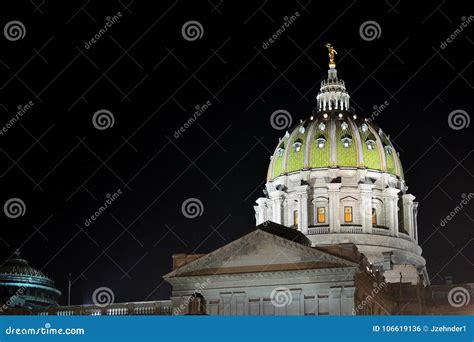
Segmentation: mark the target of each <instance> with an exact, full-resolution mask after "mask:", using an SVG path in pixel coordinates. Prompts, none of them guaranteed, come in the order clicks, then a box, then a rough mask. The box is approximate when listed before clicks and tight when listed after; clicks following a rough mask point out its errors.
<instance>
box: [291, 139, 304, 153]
mask: <svg viewBox="0 0 474 342" xmlns="http://www.w3.org/2000/svg"><path fill="white" fill-rule="evenodd" d="M302 146H303V141H302V140H301V139H297V140H296V141H295V142H294V143H293V149H294V151H295V152H299V151H301V147H302Z"/></svg>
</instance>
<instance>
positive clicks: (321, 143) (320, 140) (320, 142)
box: [316, 137, 326, 148]
mask: <svg viewBox="0 0 474 342" xmlns="http://www.w3.org/2000/svg"><path fill="white" fill-rule="evenodd" d="M316 144H317V145H318V148H324V146H325V145H326V139H325V138H324V137H319V138H318V139H316Z"/></svg>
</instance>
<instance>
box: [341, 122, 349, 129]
mask: <svg viewBox="0 0 474 342" xmlns="http://www.w3.org/2000/svg"><path fill="white" fill-rule="evenodd" d="M348 127H349V125H348V124H347V122H345V121H344V122H343V123H342V124H341V128H342V130H344V131H345V130H346V129H347V128H348Z"/></svg>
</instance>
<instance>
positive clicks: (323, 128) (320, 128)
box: [318, 122, 326, 131]
mask: <svg viewBox="0 0 474 342" xmlns="http://www.w3.org/2000/svg"><path fill="white" fill-rule="evenodd" d="M318 127H319V130H320V131H324V130H325V129H326V125H325V124H324V123H322V122H321V123H320V124H319V126H318Z"/></svg>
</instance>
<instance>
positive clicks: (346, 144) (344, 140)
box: [341, 135, 352, 148]
mask: <svg viewBox="0 0 474 342" xmlns="http://www.w3.org/2000/svg"><path fill="white" fill-rule="evenodd" d="M341 141H342V145H343V146H344V147H345V148H348V147H349V146H351V142H352V139H351V137H350V136H348V135H346V136H344V137H343V138H342V139H341Z"/></svg>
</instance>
